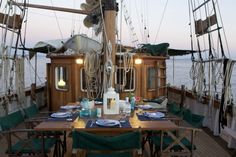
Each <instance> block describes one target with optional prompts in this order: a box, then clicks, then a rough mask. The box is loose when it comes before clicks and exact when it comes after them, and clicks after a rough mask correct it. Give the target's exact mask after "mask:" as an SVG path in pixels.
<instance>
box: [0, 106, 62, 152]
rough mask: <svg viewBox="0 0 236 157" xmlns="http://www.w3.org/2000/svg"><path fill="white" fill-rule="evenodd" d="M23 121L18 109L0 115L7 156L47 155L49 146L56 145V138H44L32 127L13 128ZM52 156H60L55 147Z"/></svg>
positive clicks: (41, 133) (42, 134)
mask: <svg viewBox="0 0 236 157" xmlns="http://www.w3.org/2000/svg"><path fill="white" fill-rule="evenodd" d="M23 122H24V116H23V115H22V113H21V111H20V110H19V111H17V112H14V113H11V114H9V115H6V116H4V117H0V126H1V129H2V130H1V134H3V135H4V137H5V138H6V140H7V143H8V149H7V151H6V153H7V154H8V155H9V156H24V155H29V156H35V155H41V156H47V153H49V151H50V150H51V148H53V146H54V145H56V139H55V138H44V133H43V132H35V131H34V130H32V129H15V128H16V127H17V126H18V125H19V124H21V123H23ZM13 138H14V139H13ZM54 156H60V155H58V151H57V149H54Z"/></svg>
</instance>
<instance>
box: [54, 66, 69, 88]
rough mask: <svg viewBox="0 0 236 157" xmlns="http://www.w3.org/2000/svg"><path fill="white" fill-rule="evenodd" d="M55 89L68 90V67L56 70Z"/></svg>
mask: <svg viewBox="0 0 236 157" xmlns="http://www.w3.org/2000/svg"><path fill="white" fill-rule="evenodd" d="M55 87H56V89H57V90H63V91H66V90H68V69H67V68H66V67H63V66H60V67H56V68H55Z"/></svg>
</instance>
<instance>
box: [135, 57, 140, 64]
mask: <svg viewBox="0 0 236 157" xmlns="http://www.w3.org/2000/svg"><path fill="white" fill-rule="evenodd" d="M134 63H135V64H142V59H141V58H136V59H135V60H134Z"/></svg>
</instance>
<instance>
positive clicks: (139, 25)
mask: <svg viewBox="0 0 236 157" xmlns="http://www.w3.org/2000/svg"><path fill="white" fill-rule="evenodd" d="M134 2H135V8H136V9H135V10H136V17H137V19H138V20H137V21H138V22H139V24H138V27H139V31H140V34H141V38H142V39H143V36H144V35H143V31H142V28H141V26H142V25H141V19H140V16H139V12H138V7H137V1H134Z"/></svg>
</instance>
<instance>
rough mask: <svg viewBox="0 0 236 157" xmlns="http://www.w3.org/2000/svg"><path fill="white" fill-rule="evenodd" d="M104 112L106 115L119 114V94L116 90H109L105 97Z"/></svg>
mask: <svg viewBox="0 0 236 157" xmlns="http://www.w3.org/2000/svg"><path fill="white" fill-rule="evenodd" d="M103 111H104V114H119V94H118V93H116V92H115V90H114V88H108V91H107V92H106V93H104V95H103Z"/></svg>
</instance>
